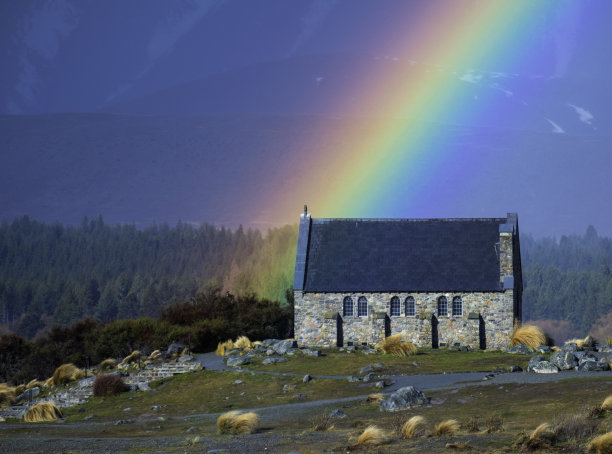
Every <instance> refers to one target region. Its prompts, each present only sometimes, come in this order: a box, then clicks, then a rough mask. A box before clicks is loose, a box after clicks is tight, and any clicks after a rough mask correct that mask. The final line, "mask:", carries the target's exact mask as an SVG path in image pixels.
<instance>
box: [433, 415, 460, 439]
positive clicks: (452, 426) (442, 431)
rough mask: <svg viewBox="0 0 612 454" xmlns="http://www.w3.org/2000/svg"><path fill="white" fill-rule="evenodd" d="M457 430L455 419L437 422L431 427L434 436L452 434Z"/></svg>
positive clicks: (457, 424)
mask: <svg viewBox="0 0 612 454" xmlns="http://www.w3.org/2000/svg"><path fill="white" fill-rule="evenodd" d="M458 430H459V423H458V422H457V421H456V420H455V419H447V420H446V421H442V422H441V423H439V424H437V425H436V426H435V427H434V429H433V432H432V433H433V436H434V437H443V436H446V435H452V434H454V433H455V432H457V431H458Z"/></svg>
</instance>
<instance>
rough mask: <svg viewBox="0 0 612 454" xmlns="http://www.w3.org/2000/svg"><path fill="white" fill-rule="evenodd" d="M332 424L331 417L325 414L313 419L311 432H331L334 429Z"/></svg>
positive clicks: (329, 414) (327, 413)
mask: <svg viewBox="0 0 612 454" xmlns="http://www.w3.org/2000/svg"><path fill="white" fill-rule="evenodd" d="M332 422H333V417H332V415H331V413H329V412H325V413H323V414H322V415H320V416H317V417H315V418H313V420H312V430H313V431H315V432H325V431H327V430H332V429H333V428H334V425H333V423H332Z"/></svg>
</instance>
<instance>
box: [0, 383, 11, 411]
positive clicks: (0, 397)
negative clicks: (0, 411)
mask: <svg viewBox="0 0 612 454" xmlns="http://www.w3.org/2000/svg"><path fill="white" fill-rule="evenodd" d="M14 400H15V388H13V387H12V386H9V385H8V384H7V383H0V408H1V407H10V406H11V404H12V403H13V401H14Z"/></svg>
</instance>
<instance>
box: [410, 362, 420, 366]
mask: <svg viewBox="0 0 612 454" xmlns="http://www.w3.org/2000/svg"><path fill="white" fill-rule="evenodd" d="M412 365H413V366H414V367H419V366H420V365H421V364H420V363H419V362H418V361H412Z"/></svg>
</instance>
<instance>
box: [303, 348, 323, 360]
mask: <svg viewBox="0 0 612 454" xmlns="http://www.w3.org/2000/svg"><path fill="white" fill-rule="evenodd" d="M302 353H303V354H305V355H307V356H314V357H315V358H318V357H319V356H321V350H310V349H308V348H305V349H303V350H302Z"/></svg>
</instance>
